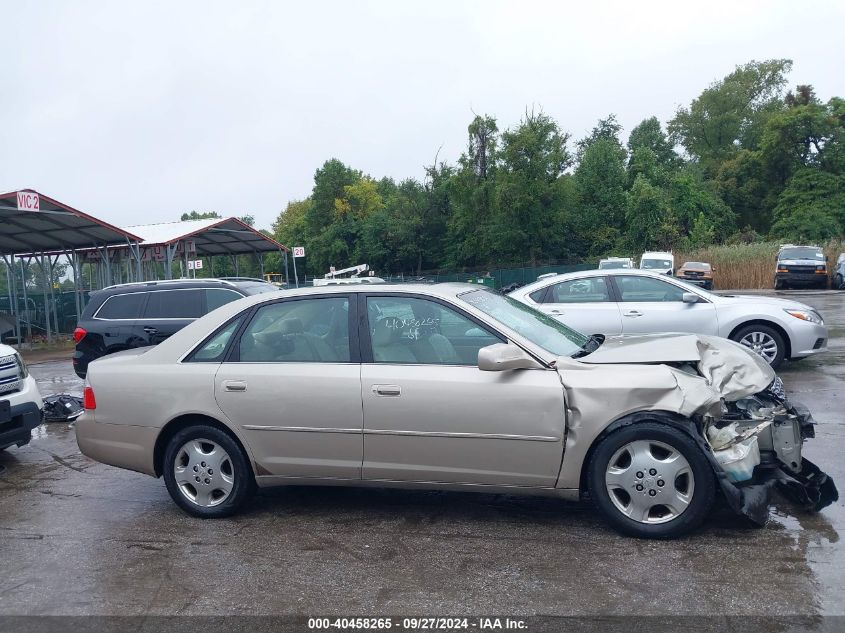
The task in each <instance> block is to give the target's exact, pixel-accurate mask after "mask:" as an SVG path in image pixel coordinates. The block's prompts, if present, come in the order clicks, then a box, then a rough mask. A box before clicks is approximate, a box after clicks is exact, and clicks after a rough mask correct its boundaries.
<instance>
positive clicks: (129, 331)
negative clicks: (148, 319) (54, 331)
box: [77, 292, 147, 358]
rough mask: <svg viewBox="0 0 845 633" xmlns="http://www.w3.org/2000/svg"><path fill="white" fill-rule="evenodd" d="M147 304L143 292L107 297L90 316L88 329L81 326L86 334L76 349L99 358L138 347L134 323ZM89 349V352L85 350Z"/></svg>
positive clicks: (145, 295)
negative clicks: (86, 331)
mask: <svg viewBox="0 0 845 633" xmlns="http://www.w3.org/2000/svg"><path fill="white" fill-rule="evenodd" d="M146 300H147V294H146V293H145V292H127V293H122V294H115V295H111V296H110V297H107V298H106V300H105V301H103V303H102V304H101V305H100V307H99V308H97V309H96V310H95V311H94V313H93V314H92V315H91V322H92V323H91V325H90V326H87V324H85V323H83V324H82V325H83V326H84V327H85V326H87V327H85V329H86V330H88V334H87V335H86V336H85V338H83V339H82V340H81V341H80V342H79V344H78V345H77V349H78V350H82V351H83V353H84V354H85V355H90V356H92V357H93V358H99V357H100V356H105V355H106V354H112V353H114V352H119V351H121V350H124V349H127V348H130V347H138V345H137V342H136V336H135V322H136V320H137V319H138V318H139V317H140V316H141V313H142V311H143V309H144V304H145V303H146ZM89 347H90V349H89Z"/></svg>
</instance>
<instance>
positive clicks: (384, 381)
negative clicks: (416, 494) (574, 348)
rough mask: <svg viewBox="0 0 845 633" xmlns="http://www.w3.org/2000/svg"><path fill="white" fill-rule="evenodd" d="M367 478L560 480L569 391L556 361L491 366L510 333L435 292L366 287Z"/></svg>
mask: <svg viewBox="0 0 845 633" xmlns="http://www.w3.org/2000/svg"><path fill="white" fill-rule="evenodd" d="M362 301H363V302H364V305H363V306H362V307H361V310H362V311H364V312H365V314H366V315H367V318H366V321H365V322H364V323H362V328H361V330H359V331H360V332H361V343H362V360H363V363H362V365H361V397H362V401H363V406H364V463H363V478H364V479H370V480H390V481H420V482H443V483H467V484H496V485H512V486H543V487H552V486H554V485H555V482H556V481H557V476H558V471H559V470H560V463H561V458H562V455H563V437H564V424H565V414H564V392H563V387H562V385H561V383H560V379H559V378H558V376H557V374H556V372H555V371H554V370H551V369H537V370H528V369H526V370H515V371H502V372H495V371H481V370H480V369H478V350H479V349H481V348H482V347H486V346H487V345H492V344H494V343H500V342H503V341H504V337H502V336H501V335H499V334H497V333H496V332H494V331H491V330H490V329H489V328H488V327H487V326H486V325H484V324H481V323H479V322H477V321H475V320H474V319H472V318H471V317H469V316H468V315H466V314H464V313H462V312H461V311H459V310H457V309H455V308H454V307H452V306H450V305H448V304H446V303H445V302H440V301H437V300H434V299H432V298H430V297H414V296H412V295H408V294H402V295H377V294H370V295H369V296H366V297H365V296H364V295H362Z"/></svg>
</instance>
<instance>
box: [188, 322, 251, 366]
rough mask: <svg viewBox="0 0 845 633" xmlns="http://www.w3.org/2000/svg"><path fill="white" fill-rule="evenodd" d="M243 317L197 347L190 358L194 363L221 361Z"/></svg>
mask: <svg viewBox="0 0 845 633" xmlns="http://www.w3.org/2000/svg"><path fill="white" fill-rule="evenodd" d="M242 318H243V317H240V318H237V319H235V320H234V321H232V322H231V323H229V324H228V325H225V326H223V328H222V329H221V330H219V331H218V332H217V334H215V335H214V336H212V337H211V338H210V339H208V341H206V342H205V344H204V345H203V346H202V347H200V348H199V349H197V350H196V351H195V352H194V353H193V354H192V355H191V357H190V358H189V359H188V360H189V361H190V362H192V363H219V362H221V361H222V360H223V356H225V354H226V346H227V345H228V343H229V339H231V338H232V335H233V334H234V333H235V330H237V329H238V326H239V325H240V324H241V320H242Z"/></svg>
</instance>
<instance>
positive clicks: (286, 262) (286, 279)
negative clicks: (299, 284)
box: [279, 249, 290, 286]
mask: <svg viewBox="0 0 845 633" xmlns="http://www.w3.org/2000/svg"><path fill="white" fill-rule="evenodd" d="M279 253H281V254H282V255H283V256H284V258H285V284H287V285H288V286H290V275H288V252H287V251H283V250H282V249H279Z"/></svg>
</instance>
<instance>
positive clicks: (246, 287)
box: [238, 281, 279, 295]
mask: <svg viewBox="0 0 845 633" xmlns="http://www.w3.org/2000/svg"><path fill="white" fill-rule="evenodd" d="M238 288H240V289H241V290H242V291H243V292H245V293H246V294H248V295H262V294H264V293H265V292H277V291H278V290H279V287H278V286H274V285H273V284H265V283H262V282H260V281H259V282H256V283H254V284H244V283H239V284H238Z"/></svg>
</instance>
